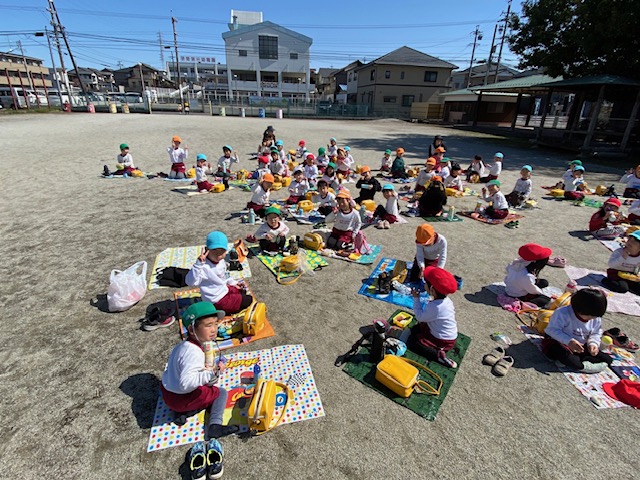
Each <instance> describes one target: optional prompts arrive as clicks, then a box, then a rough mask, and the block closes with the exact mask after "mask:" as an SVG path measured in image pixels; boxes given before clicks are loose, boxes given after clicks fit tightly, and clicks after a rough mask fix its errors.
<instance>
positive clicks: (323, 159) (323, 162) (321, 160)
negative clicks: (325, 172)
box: [316, 153, 331, 167]
mask: <svg viewBox="0 0 640 480" xmlns="http://www.w3.org/2000/svg"><path fill="white" fill-rule="evenodd" d="M330 161H331V160H330V159H329V157H328V156H327V154H326V153H325V154H324V155H319V156H317V157H316V165H318V166H319V167H326V166H327V165H328V164H329V162H330Z"/></svg>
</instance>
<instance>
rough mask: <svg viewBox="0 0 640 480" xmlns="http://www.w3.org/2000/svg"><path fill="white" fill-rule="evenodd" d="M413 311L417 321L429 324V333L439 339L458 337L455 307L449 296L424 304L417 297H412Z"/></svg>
mask: <svg viewBox="0 0 640 480" xmlns="http://www.w3.org/2000/svg"><path fill="white" fill-rule="evenodd" d="M413 312H414V313H415V315H416V320H417V321H418V322H419V323H426V324H427V325H429V331H430V332H431V335H433V336H434V337H436V338H437V339H440V340H455V339H456V338H458V324H457V323H456V309H455V307H454V306H453V302H452V301H451V299H450V298H449V297H446V298H442V299H440V300H433V301H432V302H429V303H427V304H426V305H424V304H423V303H422V302H421V301H420V298H419V297H413Z"/></svg>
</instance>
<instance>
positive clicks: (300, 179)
mask: <svg viewBox="0 0 640 480" xmlns="http://www.w3.org/2000/svg"><path fill="white" fill-rule="evenodd" d="M293 178H294V179H295V180H296V182H298V183H300V182H301V181H302V178H303V175H302V172H298V173H296V174H295V175H294V176H293Z"/></svg>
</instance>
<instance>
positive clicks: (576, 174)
mask: <svg viewBox="0 0 640 480" xmlns="http://www.w3.org/2000/svg"><path fill="white" fill-rule="evenodd" d="M581 176H582V170H574V171H573V178H580V177H581Z"/></svg>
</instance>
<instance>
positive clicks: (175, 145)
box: [171, 141, 180, 149]
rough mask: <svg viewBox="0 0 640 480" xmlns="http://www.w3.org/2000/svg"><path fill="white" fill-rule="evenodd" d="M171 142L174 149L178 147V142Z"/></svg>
mask: <svg viewBox="0 0 640 480" xmlns="http://www.w3.org/2000/svg"><path fill="white" fill-rule="evenodd" d="M171 144H172V145H173V148H174V149H176V148H180V142H175V141H174V142H171Z"/></svg>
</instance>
